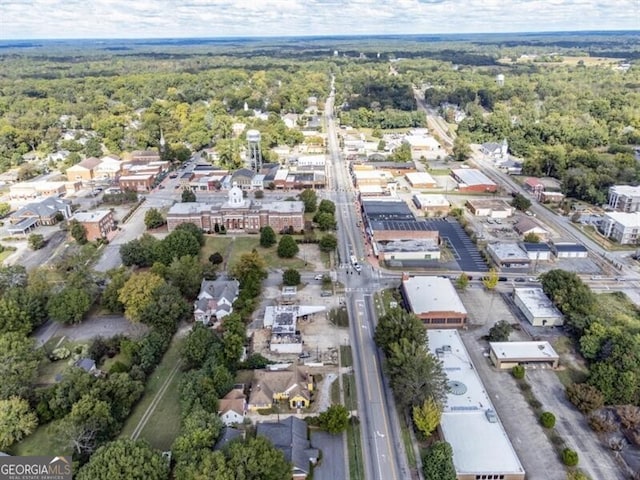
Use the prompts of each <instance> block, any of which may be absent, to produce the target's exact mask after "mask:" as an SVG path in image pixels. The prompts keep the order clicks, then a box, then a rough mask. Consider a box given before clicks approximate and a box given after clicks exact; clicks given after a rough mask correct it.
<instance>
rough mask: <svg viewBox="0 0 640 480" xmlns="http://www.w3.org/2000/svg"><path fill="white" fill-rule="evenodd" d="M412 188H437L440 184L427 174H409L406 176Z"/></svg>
mask: <svg viewBox="0 0 640 480" xmlns="http://www.w3.org/2000/svg"><path fill="white" fill-rule="evenodd" d="M404 178H405V179H406V180H407V182H409V185H411V188H436V187H437V186H438V183H437V182H436V181H435V180H434V179H433V177H432V176H431V175H429V174H428V173H427V172H409V173H405V174H404Z"/></svg>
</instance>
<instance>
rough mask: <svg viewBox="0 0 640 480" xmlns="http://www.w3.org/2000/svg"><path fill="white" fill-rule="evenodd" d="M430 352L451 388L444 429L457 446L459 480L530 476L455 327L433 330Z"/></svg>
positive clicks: (518, 479)
mask: <svg viewBox="0 0 640 480" xmlns="http://www.w3.org/2000/svg"><path fill="white" fill-rule="evenodd" d="M427 336H428V339H429V350H430V351H431V353H432V354H434V355H435V356H436V357H437V358H438V359H439V360H440V361H441V362H442V365H443V370H444V372H445V373H446V375H447V382H448V386H449V391H448V393H447V399H446V402H445V406H444V409H443V412H442V417H441V419H440V426H439V427H438V428H439V430H440V433H441V435H442V437H443V439H444V440H445V441H446V442H448V443H449V444H450V445H451V448H452V449H453V466H454V467H455V470H456V476H457V479H458V480H478V479H501V480H524V478H525V471H524V468H523V467H522V464H521V463H520V460H519V459H518V456H517V454H516V452H515V450H514V448H513V445H512V444H511V441H510V440H509V437H508V436H507V433H506V432H505V430H504V427H503V426H502V423H501V422H500V418H499V417H498V415H497V413H496V411H495V409H494V407H493V404H492V403H491V399H490V398H489V395H488V394H487V392H486V389H485V388H484V385H483V384H482V381H481V380H480V377H479V376H478V372H477V370H476V369H475V368H474V366H473V363H472V362H471V358H469V354H468V353H467V350H466V348H465V347H464V344H463V343H462V340H461V338H460V335H459V334H458V332H457V331H455V330H429V331H428V332H427Z"/></svg>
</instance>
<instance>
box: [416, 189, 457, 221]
mask: <svg viewBox="0 0 640 480" xmlns="http://www.w3.org/2000/svg"><path fill="white" fill-rule="evenodd" d="M412 200H413V203H414V205H415V206H416V207H417V208H419V209H420V210H422V211H423V212H424V213H425V215H427V216H434V217H444V216H446V215H447V214H448V213H449V210H451V203H449V200H447V197H445V196H444V195H440V194H432V195H423V194H419V193H417V194H415V195H414V196H413V197H412Z"/></svg>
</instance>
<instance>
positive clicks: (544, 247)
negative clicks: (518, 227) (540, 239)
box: [522, 242, 551, 261]
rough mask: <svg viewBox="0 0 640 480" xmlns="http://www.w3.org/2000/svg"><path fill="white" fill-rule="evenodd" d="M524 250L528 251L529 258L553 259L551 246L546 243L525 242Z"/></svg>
mask: <svg viewBox="0 0 640 480" xmlns="http://www.w3.org/2000/svg"><path fill="white" fill-rule="evenodd" d="M522 250H524V251H525V252H527V255H528V256H529V260H536V261H538V260H543V261H546V260H551V247H550V246H549V245H548V244H546V243H530V242H523V243H522Z"/></svg>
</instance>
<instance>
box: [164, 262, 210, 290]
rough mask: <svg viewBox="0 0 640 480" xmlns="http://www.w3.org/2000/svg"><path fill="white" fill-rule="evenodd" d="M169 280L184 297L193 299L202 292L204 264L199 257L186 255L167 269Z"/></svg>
mask: <svg viewBox="0 0 640 480" xmlns="http://www.w3.org/2000/svg"><path fill="white" fill-rule="evenodd" d="M167 280H169V282H171V284H172V285H174V286H176V287H177V288H178V289H179V290H180V292H181V293H182V295H184V296H185V297H187V298H189V299H193V298H195V297H196V296H197V295H198V292H199V291H200V283H201V282H202V264H201V263H200V260H198V258H197V257H193V256H191V255H184V256H182V257H180V258H174V259H173V262H171V265H169V268H168V269H167Z"/></svg>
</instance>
